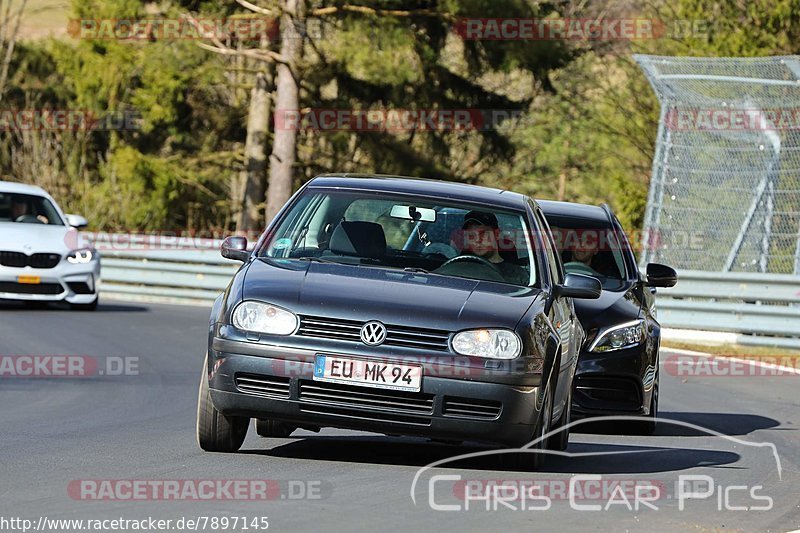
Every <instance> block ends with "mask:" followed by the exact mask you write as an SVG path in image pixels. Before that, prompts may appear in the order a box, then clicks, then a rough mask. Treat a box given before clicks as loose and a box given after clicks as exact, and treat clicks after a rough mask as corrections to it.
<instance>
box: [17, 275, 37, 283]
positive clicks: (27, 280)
mask: <svg viewBox="0 0 800 533" xmlns="http://www.w3.org/2000/svg"><path fill="white" fill-rule="evenodd" d="M41 282H42V278H41V277H39V276H19V277H18V278H17V283H24V284H26V285H38V284H40V283H41Z"/></svg>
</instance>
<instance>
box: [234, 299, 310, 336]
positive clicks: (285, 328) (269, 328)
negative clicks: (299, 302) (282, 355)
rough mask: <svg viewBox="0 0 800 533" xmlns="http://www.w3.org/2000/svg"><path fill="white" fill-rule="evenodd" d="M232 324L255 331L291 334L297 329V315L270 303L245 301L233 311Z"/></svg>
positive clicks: (271, 333) (270, 333)
mask: <svg viewBox="0 0 800 533" xmlns="http://www.w3.org/2000/svg"><path fill="white" fill-rule="evenodd" d="M233 325H234V326H236V327H237V328H239V329H243V330H245V331H253V332H256V333H267V334H269V335H291V334H292V333H294V330H296V329H297V315H295V314H294V313H292V312H291V311H287V310H286V309H283V308H281V307H277V306H274V305H271V304H267V303H263V302H253V301H247V302H242V303H240V304H239V305H238V306H237V307H236V309H235V310H234V311H233Z"/></svg>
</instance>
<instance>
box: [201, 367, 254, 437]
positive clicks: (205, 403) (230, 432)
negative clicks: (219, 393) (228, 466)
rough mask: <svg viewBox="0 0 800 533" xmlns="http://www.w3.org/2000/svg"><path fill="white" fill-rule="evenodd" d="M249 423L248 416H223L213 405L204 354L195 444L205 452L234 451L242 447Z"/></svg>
mask: <svg viewBox="0 0 800 533" xmlns="http://www.w3.org/2000/svg"><path fill="white" fill-rule="evenodd" d="M249 425H250V419H249V418H244V417H239V416H225V415H223V414H222V413H220V412H219V411H218V410H217V408H216V407H214V404H213V403H212V402H211V392H210V391H209V388H208V356H206V360H205V362H204V363H203V375H202V376H201V377H200V388H199V391H198V394H197V444H199V445H200V448H201V449H203V450H205V451H207V452H235V451H237V450H238V449H239V448H241V447H242V443H244V438H245V437H246V436H247V427H248V426H249Z"/></svg>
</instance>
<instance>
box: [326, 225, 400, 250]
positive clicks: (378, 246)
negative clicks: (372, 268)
mask: <svg viewBox="0 0 800 533" xmlns="http://www.w3.org/2000/svg"><path fill="white" fill-rule="evenodd" d="M328 248H329V249H330V251H331V252H333V253H336V254H341V255H356V256H360V257H369V258H370V259H378V258H379V257H383V256H384V255H385V254H386V235H385V234H384V232H383V227H382V226H381V225H380V224H376V223H375V222H347V221H345V220H343V221H341V222H340V223H339V225H338V226H336V229H335V230H333V235H331V242H330V245H329V246H328Z"/></svg>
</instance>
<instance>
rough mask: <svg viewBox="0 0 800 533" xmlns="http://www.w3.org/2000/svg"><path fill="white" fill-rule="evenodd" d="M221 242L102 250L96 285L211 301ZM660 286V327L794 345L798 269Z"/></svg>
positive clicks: (222, 268)
mask: <svg viewBox="0 0 800 533" xmlns="http://www.w3.org/2000/svg"><path fill="white" fill-rule="evenodd" d="M219 244H220V243H219V241H208V242H204V243H202V246H197V244H196V243H195V245H194V246H193V247H192V248H191V249H186V248H180V247H176V248H175V249H171V250H163V249H158V250H147V249H140V248H138V247H136V246H131V247H129V248H128V249H122V250H119V249H118V250H112V251H101V253H102V256H103V259H102V261H103V271H102V283H101V291H102V293H103V294H104V295H109V296H122V297H128V298H130V297H136V298H142V297H144V298H155V299H160V300H166V301H176V302H197V303H205V304H207V303H210V302H211V301H213V300H214V299H215V298H216V297H217V296H218V295H219V294H220V293H221V292H222V291H223V290H224V289H225V287H226V286H227V285H228V282H229V281H230V279H231V277H232V276H233V274H234V273H235V272H236V270H237V268H238V267H239V266H240V263H238V262H236V261H231V260H228V259H224V258H223V257H221V256H220V254H219ZM658 294H659V295H658V319H659V321H660V322H661V324H662V325H663V326H664V327H668V328H680V329H693V330H707V331H723V332H733V333H738V334H741V340H742V341H743V342H746V343H748V344H763V345H776V344H780V345H783V346H797V347H800V305H798V304H800V276H792V275H778V274H758V273H744V272H705V271H686V270H684V271H681V272H679V281H678V284H677V285H676V286H675V287H673V288H671V289H659V291H658ZM737 340H739V339H738V338H737Z"/></svg>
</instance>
